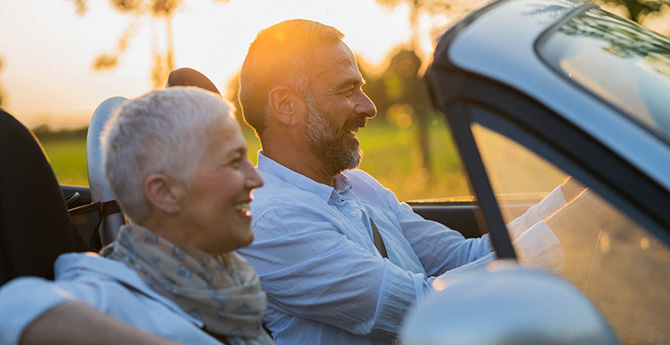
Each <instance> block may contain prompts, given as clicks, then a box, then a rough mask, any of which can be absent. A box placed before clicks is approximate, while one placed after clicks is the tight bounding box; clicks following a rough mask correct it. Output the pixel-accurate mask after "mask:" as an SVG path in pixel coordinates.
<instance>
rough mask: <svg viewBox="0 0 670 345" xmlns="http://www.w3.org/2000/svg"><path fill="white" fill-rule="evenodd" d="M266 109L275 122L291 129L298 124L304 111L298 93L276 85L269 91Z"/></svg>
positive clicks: (303, 102)
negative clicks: (267, 108)
mask: <svg viewBox="0 0 670 345" xmlns="http://www.w3.org/2000/svg"><path fill="white" fill-rule="evenodd" d="M268 107H269V108H270V113H271V114H272V116H273V117H274V118H275V119H277V121H279V122H281V123H283V124H284V125H285V126H291V127H292V126H295V125H297V124H298V123H300V121H301V118H302V116H303V111H304V110H305V109H306V105H305V101H304V100H303V99H302V97H301V96H300V95H299V94H298V92H296V91H295V90H294V89H292V88H290V87H288V86H284V85H277V86H275V87H273V88H272V89H271V90H270V92H269V93H268Z"/></svg>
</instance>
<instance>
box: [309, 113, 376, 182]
mask: <svg viewBox="0 0 670 345" xmlns="http://www.w3.org/2000/svg"><path fill="white" fill-rule="evenodd" d="M307 104H308V107H309V114H308V115H307V135H306V136H307V144H308V145H309V147H310V149H311V150H312V153H314V155H315V156H316V157H317V158H318V159H320V160H321V162H323V163H324V164H325V166H326V169H328V172H329V173H330V174H331V175H333V176H335V175H337V174H339V173H341V172H342V171H344V170H349V169H354V168H356V167H358V165H359V164H360V163H361V157H362V156H363V151H362V150H361V149H360V145H359V142H358V139H357V138H356V137H355V136H351V135H350V134H349V131H351V130H354V129H357V128H360V127H363V126H365V123H366V122H367V119H366V117H365V116H360V117H354V118H351V119H349V120H347V122H345V124H344V128H343V129H339V128H338V126H337V124H336V123H335V122H334V121H333V120H332V119H331V118H330V117H329V116H328V115H326V114H324V113H322V112H321V111H319V109H318V108H317V107H316V105H315V104H314V102H313V101H308V102H307Z"/></svg>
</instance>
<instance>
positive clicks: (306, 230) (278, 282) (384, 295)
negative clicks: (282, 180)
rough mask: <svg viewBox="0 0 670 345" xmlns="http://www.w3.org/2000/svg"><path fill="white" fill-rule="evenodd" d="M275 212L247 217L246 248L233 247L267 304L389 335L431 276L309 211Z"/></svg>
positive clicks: (340, 325)
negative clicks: (249, 238) (249, 241)
mask: <svg viewBox="0 0 670 345" xmlns="http://www.w3.org/2000/svg"><path fill="white" fill-rule="evenodd" d="M275 211H276V212H266V213H265V214H264V215H263V216H261V217H256V218H255V221H254V224H253V228H254V231H255V233H256V238H255V239H254V243H253V245H252V247H251V248H243V249H239V250H238V252H240V253H241V254H243V255H244V256H245V258H247V260H248V261H249V262H250V263H251V264H252V266H254V268H255V269H256V271H257V272H258V274H259V276H260V277H261V283H262V286H263V289H264V290H265V291H266V292H267V295H268V302H269V303H270V306H271V307H272V308H273V309H276V310H278V311H280V312H283V313H286V314H289V315H293V316H296V317H300V318H304V319H309V320H313V321H317V322H320V323H323V324H328V325H331V326H334V327H338V328H341V329H344V330H346V331H348V332H352V333H354V334H359V335H373V336H377V337H395V336H396V334H397V332H398V329H399V327H400V322H401V321H402V319H403V317H404V315H405V313H406V311H407V309H408V308H409V307H410V306H411V305H412V304H413V303H414V302H415V301H416V300H417V299H419V298H421V297H422V296H423V295H424V292H425V291H426V290H430V281H431V280H429V279H427V277H426V276H425V275H424V274H423V273H415V272H410V271H407V270H404V269H402V268H400V267H398V266H396V265H394V264H393V263H391V262H390V261H389V260H385V259H382V258H381V257H380V256H375V255H374V254H372V253H370V251H368V250H367V249H365V248H363V247H362V246H361V245H359V244H358V243H355V242H353V241H351V240H350V239H348V238H347V237H346V236H345V235H343V234H342V233H340V232H339V230H337V229H336V227H335V225H333V224H332V223H330V222H329V221H328V220H327V219H325V218H324V217H323V215H321V214H320V213H318V211H316V210H309V209H306V208H304V209H295V208H294V209H291V210H290V211H286V208H283V207H278V208H277V209H275ZM286 224H289V226H287V225H286Z"/></svg>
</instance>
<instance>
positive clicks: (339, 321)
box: [240, 20, 560, 344]
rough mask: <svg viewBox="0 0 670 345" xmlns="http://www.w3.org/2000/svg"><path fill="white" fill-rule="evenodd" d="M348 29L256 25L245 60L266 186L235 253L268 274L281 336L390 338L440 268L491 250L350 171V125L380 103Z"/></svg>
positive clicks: (272, 314)
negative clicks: (249, 237) (250, 233)
mask: <svg viewBox="0 0 670 345" xmlns="http://www.w3.org/2000/svg"><path fill="white" fill-rule="evenodd" d="M342 38H343V35H342V34H341V33H340V32H339V31H338V30H337V29H335V28H333V27H330V26H326V25H323V24H320V23H316V22H311V21H307V20H290V21H285V22H282V23H279V24H276V25H274V26H272V27H270V28H268V29H265V30H263V31H261V32H260V33H259V34H258V36H257V37H256V39H255V41H254V42H253V43H252V44H251V46H250V47H249V52H248V55H247V57H246V59H245V61H244V64H243V66H242V71H241V76H240V102H241V105H242V110H243V114H244V118H245V120H246V121H247V123H248V124H249V125H251V126H252V127H253V128H254V129H255V131H256V133H257V135H258V137H259V138H260V141H261V144H262V151H261V152H260V153H259V157H258V171H259V173H260V174H261V176H262V177H263V179H264V181H265V186H264V187H263V188H262V189H260V190H259V191H258V192H257V193H256V199H255V200H254V201H253V203H252V209H253V212H254V219H253V221H252V227H253V229H254V232H255V234H256V239H255V241H254V243H253V244H252V245H251V246H250V247H248V248H246V249H242V250H240V253H241V254H242V255H243V256H245V257H246V258H247V260H248V261H249V262H250V263H251V264H252V265H253V266H254V268H255V269H256V270H257V272H258V273H259V275H260V277H261V282H262V286H263V288H264V290H266V292H267V295H268V302H269V303H268V313H267V314H266V318H265V320H266V326H267V327H268V328H269V329H270V331H271V332H272V333H273V337H274V338H275V341H276V342H277V343H278V344H394V343H396V340H395V337H396V335H397V334H398V329H399V326H400V323H401V321H402V319H403V316H404V314H405V312H406V311H407V309H408V308H409V307H410V306H411V305H412V304H413V303H414V302H415V301H416V300H417V299H420V298H422V297H423V296H424V294H426V293H428V292H430V291H431V290H432V288H431V282H432V281H433V280H434V279H435V277H436V276H438V275H441V274H444V273H445V272H447V271H451V272H453V270H454V269H456V268H459V269H470V268H473V267H478V266H481V265H483V263H485V262H487V261H489V260H492V259H494V258H495V256H494V253H493V252H492V248H491V244H490V241H489V238H488V236H487V235H484V236H482V237H481V238H478V239H464V238H463V236H462V235H461V234H459V233H458V232H456V231H453V230H450V229H448V228H446V227H445V226H443V225H441V224H438V223H436V222H431V221H426V220H424V219H423V218H421V217H420V216H419V215H417V214H415V213H414V212H413V211H412V210H411V208H410V207H409V206H408V205H406V204H404V203H400V202H398V200H397V199H396V197H395V195H394V194H393V193H392V192H391V191H389V190H388V189H385V188H384V187H383V186H381V185H380V184H379V183H378V182H377V181H376V180H374V179H373V178H372V177H371V176H369V175H368V174H366V173H365V172H363V171H361V170H355V168H356V167H357V166H358V164H359V162H360V159H361V154H362V153H361V150H360V148H359V142H358V139H357V138H356V136H355V134H354V132H357V131H358V129H360V128H362V127H364V126H365V124H366V121H367V119H368V118H371V117H373V116H375V114H376V109H375V106H374V104H373V103H372V101H371V100H370V99H369V98H368V97H367V95H366V94H365V93H364V92H363V90H362V86H363V84H364V80H363V79H362V77H361V74H360V72H359V71H358V68H357V65H356V60H355V58H354V55H353V53H352V52H351V50H349V48H348V47H347V46H346V45H345V44H344V43H343V42H342ZM559 199H560V198H559ZM545 206H547V205H546V204H545ZM550 206H551V208H553V207H555V206H554V205H553V204H552V205H550ZM545 208H548V207H545ZM542 211H543V212H540V213H543V214H544V212H545V211H547V212H550V211H551V210H550V209H546V210H542ZM525 221H526V222H528V221H530V222H531V225H532V224H533V223H535V222H534V221H533V219H530V217H527V218H526V219H525ZM517 223H523V222H517ZM535 254H536V253H535ZM529 255H534V254H533V253H531V254H529Z"/></svg>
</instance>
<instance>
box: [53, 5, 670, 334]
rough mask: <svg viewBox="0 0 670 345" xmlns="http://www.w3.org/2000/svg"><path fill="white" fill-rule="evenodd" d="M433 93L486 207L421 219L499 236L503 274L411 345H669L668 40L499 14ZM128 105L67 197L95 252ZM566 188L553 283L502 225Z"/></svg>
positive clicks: (448, 285) (456, 56) (587, 16)
mask: <svg viewBox="0 0 670 345" xmlns="http://www.w3.org/2000/svg"><path fill="white" fill-rule="evenodd" d="M426 82H427V83H428V86H429V89H430V92H431V95H432V98H433V101H434V104H435V106H436V108H438V109H439V110H440V111H441V112H442V113H443V114H444V116H445V117H446V119H447V121H448V123H449V127H450V130H451V131H452V136H453V138H454V139H455V141H456V144H457V146H458V149H459V152H460V155H461V158H462V160H463V163H464V166H465V168H466V169H467V174H468V176H469V182H470V185H471V188H472V191H473V193H474V195H475V199H474V201H472V202H462V201H459V202H415V203H410V204H411V205H412V207H413V208H414V210H415V211H416V212H417V213H419V214H421V215H423V216H424V217H425V218H429V219H433V220H436V221H439V222H442V223H444V224H446V225H448V226H450V227H451V228H453V229H457V230H459V231H461V232H462V233H463V234H464V235H465V236H467V237H473V236H479V235H481V234H482V233H486V232H488V233H490V234H491V238H492V240H493V242H494V247H495V249H496V252H497V255H498V258H499V259H500V260H498V261H497V262H494V263H492V264H491V265H489V267H487V269H486V270H483V271H480V272H473V273H468V274H463V275H462V276H456V277H453V278H452V279H450V280H445V279H438V280H436V283H435V286H434V287H435V289H436V290H438V292H437V293H435V294H433V295H432V296H430V298H428V299H426V300H425V301H424V302H423V303H419V305H417V306H416V308H415V309H414V310H413V311H412V312H411V313H410V315H409V316H408V317H407V319H406V320H405V322H404V328H403V333H402V342H403V344H406V345H411V344H460V345H464V344H559V343H560V344H596V343H600V344H602V343H624V344H668V343H670V322H669V321H668V320H669V319H670V294H669V293H668V290H669V288H670V41H668V40H667V39H666V38H664V37H662V36H660V35H658V34H655V33H653V32H651V31H649V30H647V29H645V28H643V27H641V26H639V25H637V24H635V23H633V22H631V21H628V20H625V19H622V18H619V17H617V16H614V15H612V14H609V13H607V12H605V11H603V10H601V9H600V8H598V7H597V6H596V5H594V4H593V3H590V2H585V1H578V0H500V1H495V2H491V3H490V4H488V5H486V6H485V7H483V8H481V9H479V10H477V11H474V12H472V13H471V14H470V15H469V16H467V17H466V18H464V19H463V20H462V21H460V22H459V23H457V24H456V25H454V26H452V27H451V28H450V29H448V30H447V31H446V32H445V33H444V34H443V35H442V36H441V37H440V38H439V39H438V44H437V47H436V49H435V52H434V57H433V61H432V62H431V64H430V66H429V68H428V69H427V72H426ZM123 100H124V99H123V98H111V99H109V100H107V101H105V102H103V103H102V104H101V105H100V106H99V107H98V109H97V110H96V112H95V114H94V116H93V118H92V121H91V125H90V127H89V138H88V142H87V152H88V153H87V156H88V162H87V164H88V170H89V171H88V174H89V181H90V184H91V185H90V187H81V186H62V187H61V189H62V191H63V194H64V195H65V196H66V198H67V199H68V201H69V204H70V208H71V216H72V219H73V223H74V224H75V225H76V226H77V228H78V230H79V233H80V234H81V235H82V237H84V239H85V241H86V242H87V245H89V246H90V247H91V248H92V249H98V248H100V246H101V245H103V244H105V243H108V242H109V241H111V240H112V239H113V238H114V235H115V230H116V229H117V228H118V226H119V225H120V224H121V223H122V222H123V221H124V220H123V217H122V216H121V214H120V213H118V209H117V208H115V203H114V202H113V196H112V194H111V192H110V191H109V189H108V188H106V185H105V184H106V183H105V179H104V176H103V175H101V174H102V170H101V163H100V162H99V159H100V158H99V157H100V154H99V151H98V150H99V143H98V141H97V140H98V139H97V133H99V131H100V129H101V128H102V125H103V124H104V122H105V121H106V119H107V117H108V116H109V115H110V114H111V113H112V112H113V110H114V109H115V108H116V107H117V106H118V105H119V104H120V103H121V102H122V101H123ZM445 135H446V134H445ZM558 185H561V186H562V187H563V189H562V190H563V194H564V197H565V199H566V203H565V205H564V206H563V207H561V208H560V209H559V210H557V211H556V212H555V213H553V214H552V215H551V216H550V217H548V218H546V219H544V220H543V221H544V222H545V223H546V225H547V226H548V227H549V228H550V229H551V230H552V231H553V233H554V234H555V235H556V237H557V238H558V240H559V241H560V244H561V250H562V252H563V259H562V264H561V267H560V268H559V269H558V270H556V271H555V272H553V273H548V272H546V271H542V270H538V269H537V268H534V267H533V263H532V262H529V261H528V260H527V255H525V253H519V252H517V251H516V250H515V247H514V246H513V243H512V242H513V241H512V237H513V236H511V235H510V234H509V233H508V231H507V227H506V224H508V223H510V222H511V221H513V219H515V217H516V216H518V215H520V214H521V213H523V212H524V211H526V209H528V208H529V207H530V206H532V205H534V204H535V203H537V202H538V201H539V200H541V199H542V198H544V197H546V196H547V195H548V194H549V193H550V191H552V190H554V189H555V187H556V186H558ZM567 191H570V192H567Z"/></svg>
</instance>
